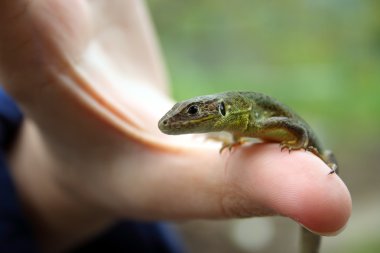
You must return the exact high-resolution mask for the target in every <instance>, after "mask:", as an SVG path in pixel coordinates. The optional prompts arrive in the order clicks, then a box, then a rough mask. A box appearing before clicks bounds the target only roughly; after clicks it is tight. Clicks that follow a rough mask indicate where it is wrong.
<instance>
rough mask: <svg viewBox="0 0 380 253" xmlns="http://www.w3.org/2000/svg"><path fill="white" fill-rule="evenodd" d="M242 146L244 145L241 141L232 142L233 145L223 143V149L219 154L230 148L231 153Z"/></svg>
mask: <svg viewBox="0 0 380 253" xmlns="http://www.w3.org/2000/svg"><path fill="white" fill-rule="evenodd" d="M242 144H243V142H241V141H236V142H232V143H228V142H223V145H222V147H221V148H220V149H219V154H221V153H222V152H223V150H224V149H226V148H228V151H230V152H231V150H232V148H234V147H237V146H240V145H242Z"/></svg>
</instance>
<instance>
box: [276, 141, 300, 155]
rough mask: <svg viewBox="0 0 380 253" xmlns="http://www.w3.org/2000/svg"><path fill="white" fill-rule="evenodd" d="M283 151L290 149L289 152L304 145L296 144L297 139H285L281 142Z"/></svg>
mask: <svg viewBox="0 0 380 253" xmlns="http://www.w3.org/2000/svg"><path fill="white" fill-rule="evenodd" d="M280 148H281V152H282V151H283V150H285V149H287V150H288V151H289V153H290V152H291V151H293V150H298V149H301V148H302V147H298V146H296V142H295V141H283V142H281V143H280Z"/></svg>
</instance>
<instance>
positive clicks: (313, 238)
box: [158, 92, 337, 253]
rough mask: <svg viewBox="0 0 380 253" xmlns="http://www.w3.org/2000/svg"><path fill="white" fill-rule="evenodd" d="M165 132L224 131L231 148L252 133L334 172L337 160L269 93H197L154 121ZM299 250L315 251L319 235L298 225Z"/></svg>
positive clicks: (292, 113)
mask: <svg viewBox="0 0 380 253" xmlns="http://www.w3.org/2000/svg"><path fill="white" fill-rule="evenodd" d="M158 127H159V129H160V130H161V131H162V132H163V133H166V134H170V135H177V134H190V133H209V132H219V131H226V132H229V133H231V134H232V136H233V142H230V143H228V142H224V143H223V146H222V148H221V151H222V150H223V149H224V148H226V147H227V148H229V149H231V148H232V147H234V146H238V145H240V144H242V143H243V142H244V140H243V138H244V137H254V138H259V139H262V140H263V141H268V142H279V143H280V146H281V150H283V149H288V150H289V152H290V151H291V150H298V149H304V150H308V151H311V152H312V153H314V154H315V155H317V156H318V157H319V158H321V159H322V160H323V161H324V162H325V163H326V164H327V165H328V166H329V167H330V168H331V172H330V174H332V173H335V172H337V162H336V160H335V157H334V155H333V154H332V152H331V151H329V150H326V149H324V148H323V147H322V145H321V143H320V142H319V140H318V139H317V137H316V135H315V134H314V132H313V130H312V129H311V127H310V126H309V125H308V124H307V123H306V122H305V121H304V120H303V119H302V118H301V117H299V116H298V115H297V114H296V113H295V112H293V111H292V110H291V109H290V108H289V107H287V106H285V105H283V104H282V103H280V102H278V101H277V100H275V99H274V98H272V97H269V96H267V95H264V94H260V93H256V92H224V93H218V94H213V95H207V96H199V97H195V98H191V99H188V100H185V101H182V102H179V103H177V104H175V105H174V106H173V108H172V109H171V110H170V111H169V112H167V113H166V114H165V115H164V116H163V117H162V118H161V120H160V121H159V122H158ZM301 240H302V247H301V252H303V253H316V252H318V250H319V245H320V240H321V237H320V236H319V235H316V234H313V233H312V232H310V231H308V230H306V229H305V228H302V239H301Z"/></svg>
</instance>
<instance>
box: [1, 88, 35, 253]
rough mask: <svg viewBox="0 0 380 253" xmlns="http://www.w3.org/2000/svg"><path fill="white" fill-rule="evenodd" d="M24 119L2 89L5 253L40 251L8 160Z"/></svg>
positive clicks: (2, 192)
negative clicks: (6, 156)
mask: <svg viewBox="0 0 380 253" xmlns="http://www.w3.org/2000/svg"><path fill="white" fill-rule="evenodd" d="M21 120H22V114H21V112H20V110H19V109H18V108H17V106H16V104H15V103H14V102H13V101H12V99H11V98H10V97H9V96H7V95H6V94H5V92H4V91H3V90H2V89H1V87H0V252H5V253H7V252H9V253H11V252H16V253H17V252H31V253H35V252H37V247H36V245H35V244H36V242H35V240H34V238H33V234H32V232H31V228H30V227H29V224H28V223H27V221H26V219H25V217H24V215H23V214H22V211H21V207H20V203H19V202H18V199H17V193H16V190H15V188H14V185H13V182H12V178H11V176H10V174H9V169H8V165H7V162H6V159H5V152H6V151H7V149H8V148H9V147H10V145H11V143H12V140H13V139H14V137H15V135H16V134H17V131H18V128H19V125H20V123H21Z"/></svg>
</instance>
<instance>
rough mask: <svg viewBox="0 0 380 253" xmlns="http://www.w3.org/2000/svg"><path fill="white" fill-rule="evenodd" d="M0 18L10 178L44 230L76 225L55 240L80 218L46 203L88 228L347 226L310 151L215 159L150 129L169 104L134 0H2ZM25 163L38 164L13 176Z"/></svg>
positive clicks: (208, 148) (194, 144)
mask: <svg viewBox="0 0 380 253" xmlns="http://www.w3.org/2000/svg"><path fill="white" fill-rule="evenodd" d="M0 20H1V23H0V24H2V25H0V78H1V82H2V83H3V84H4V85H5V87H6V89H7V90H8V91H9V92H10V93H11V94H12V95H13V96H14V97H15V98H16V99H17V101H18V102H19V104H20V105H21V107H22V109H23V110H24V112H25V113H26V117H27V119H28V120H27V124H26V127H25V128H24V130H23V131H24V133H25V134H23V135H22V136H23V138H21V141H20V143H19V145H18V146H17V148H16V150H15V151H14V152H16V154H17V155H13V157H17V158H19V157H20V156H21V157H22V159H16V158H15V159H13V160H12V161H13V167H15V168H16V173H15V175H16V176H17V177H18V178H19V179H18V182H19V187H20V188H21V192H24V194H25V195H27V198H28V199H32V200H31V201H30V203H29V206H31V208H33V206H34V205H37V206H39V207H38V208H35V209H37V210H38V211H40V212H44V217H45V216H46V218H41V219H48V220H47V221H46V223H47V224H48V225H47V227H49V226H53V227H54V229H53V230H54V231H55V232H60V233H64V234H69V233H70V232H71V233H72V231H73V226H74V227H75V230H74V231H77V233H78V232H81V233H80V236H77V237H74V238H73V236H72V235H71V236H69V237H68V238H69V239H68V240H70V239H71V241H70V242H66V243H65V245H68V244H72V243H73V242H74V241H77V240H79V239H78V238H82V237H83V236H84V234H86V233H87V234H88V233H89V232H88V231H87V232H86V230H85V231H84V230H83V229H84V228H83V227H85V226H87V227H88V223H86V224H84V223H80V222H77V223H76V224H75V225H73V226H68V227H67V224H61V223H59V222H57V221H56V219H55V218H53V217H50V219H49V213H48V211H47V210H45V209H47V208H48V207H50V208H51V205H52V204H51V203H54V204H55V205H56V206H59V210H57V212H55V213H54V215H55V216H56V217H59V216H63V217H65V215H66V216H67V213H70V215H71V216H69V217H72V216H75V217H78V220H79V217H80V216H81V215H82V216H83V215H86V216H87V217H88V216H90V217H92V218H94V217H96V220H97V221H102V223H101V224H100V225H99V226H96V229H94V230H92V231H91V233H94V232H93V231H95V230H97V229H99V228H100V227H103V226H101V225H103V224H109V222H110V221H113V220H115V219H116V218H119V217H128V218H133V219H148V220H158V219H168V220H177V219H192V218H230V217H248V216H259V215H274V214H279V215H284V216H288V217H290V218H292V219H294V220H296V221H298V222H300V223H302V224H303V225H304V226H306V227H308V228H309V229H311V230H313V231H315V232H318V233H324V234H328V233H334V232H336V231H337V230H339V229H340V228H342V227H343V226H344V225H345V223H346V222H347V220H348V218H349V216H350V212H351V199H350V195H349V192H348V190H347V188H346V186H345V185H344V183H343V182H342V181H341V180H340V178H339V177H338V176H337V175H330V176H327V174H328V173H329V171H330V169H329V168H328V167H327V166H326V165H325V164H324V163H323V162H322V161H321V160H319V159H318V158H317V157H315V156H314V155H311V154H309V153H307V152H303V151H294V152H292V153H291V154H288V153H287V152H280V148H279V146H278V145H276V144H260V145H252V146H248V147H241V148H238V149H236V150H234V151H233V152H231V153H227V152H224V153H223V154H222V155H221V156H220V155H219V153H218V149H219V145H215V144H214V143H203V142H202V141H199V139H197V138H193V137H192V136H177V137H171V136H166V135H164V134H162V133H160V132H159V131H158V129H157V122H158V119H159V118H160V117H161V116H162V115H163V114H164V113H165V112H166V110H168V109H169V107H170V105H171V101H170V100H169V99H168V98H167V96H166V86H165V85H166V80H165V75H164V71H163V70H162V64H161V62H160V59H159V58H160V57H159V54H158V53H157V52H158V51H157V48H156V44H155V39H154V36H153V33H152V31H151V28H150V24H149V19H148V18H147V16H146V13H145V10H144V6H143V5H142V4H141V2H140V1H138V0H135V1H134V0H130V1H121V0H120V1H116V0H115V1H112V2H110V1H67V0H46V1H42V0H40V1H37V0H35V1H26V0H17V1H16V0H13V1H3V2H1V3H0ZM30 136H32V137H30ZM31 142H34V143H33V144H30V143H31ZM35 143H38V146H37V147H38V148H35V147H36V145H37V144H35ZM21 144H22V145H21ZM26 153H28V154H26ZM28 161H29V162H28ZM30 161H35V163H36V164H38V165H39V166H36V168H35V170H34V174H33V175H30V173H28V174H27V175H28V177H26V176H23V175H24V174H25V173H26V172H25V171H26V168H25V167H27V165H30ZM17 168H20V169H17ZM29 169H30V168H29ZM41 175H46V176H44V177H41ZM47 181H50V182H53V183H48V182H47ZM46 185H48V186H49V187H51V189H52V190H51V191H46V187H45V186H46ZM44 187H45V188H44ZM56 188H59V189H56ZM49 189H50V188H49ZM36 196H38V198H42V199H44V202H43V204H42V203H35V201H34V200H35V199H37V197H36ZM61 200H65V203H64V204H60V205H58V204H57V203H58V202H62V201H61ZM27 201H28V200H27ZM78 202H80V203H81V204H78ZM48 203H50V205H49V204H48ZM41 206H44V207H41ZM57 209H58V208H57ZM50 210H51V209H50ZM74 214H75V215H74ZM42 216H43V215H41V217H42ZM50 216H51V214H50ZM74 220H75V219H74ZM86 220H87V221H88V222H94V219H90V218H87V219H86ZM64 221H65V222H66V223H67V222H68V223H70V222H71V221H72V219H71V220H70V219H69V218H67V217H66V219H64ZM105 221H107V222H105ZM62 229H64V230H67V231H66V233H65V232H62V231H60V230H62ZM83 231H84V232H83ZM87 234H86V235H87ZM50 244H51V243H50ZM63 247H64V246H63Z"/></svg>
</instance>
